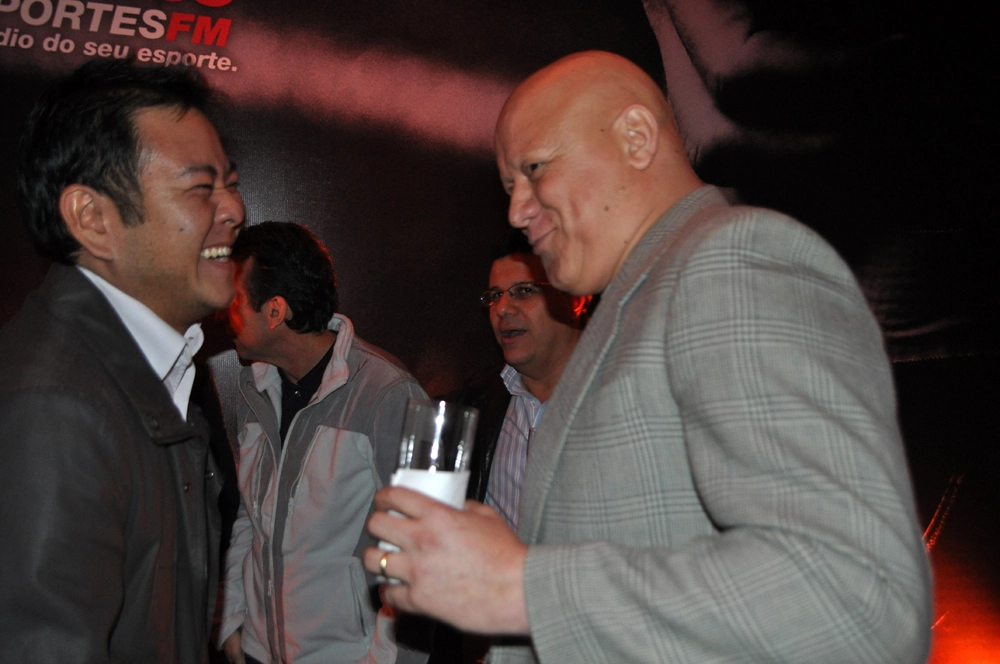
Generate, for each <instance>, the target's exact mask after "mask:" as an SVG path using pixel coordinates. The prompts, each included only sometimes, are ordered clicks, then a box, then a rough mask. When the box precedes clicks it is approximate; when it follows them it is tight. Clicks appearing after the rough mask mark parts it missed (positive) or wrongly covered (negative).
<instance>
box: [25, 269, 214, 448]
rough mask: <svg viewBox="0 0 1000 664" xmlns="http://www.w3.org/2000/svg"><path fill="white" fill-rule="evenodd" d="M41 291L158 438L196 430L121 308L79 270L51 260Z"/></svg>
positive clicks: (168, 439)
mask: <svg viewBox="0 0 1000 664" xmlns="http://www.w3.org/2000/svg"><path fill="white" fill-rule="evenodd" d="M39 292H40V293H41V294H43V295H44V296H45V297H46V298H47V301H48V302H49V303H50V304H49V307H50V312H51V314H52V316H54V317H55V318H58V319H61V320H65V321H67V322H68V323H69V324H70V325H72V326H74V327H76V328H77V330H78V332H79V338H80V340H81V341H82V342H83V343H84V344H86V345H87V346H89V347H90V348H91V350H92V351H93V352H94V355H95V357H96V358H97V361H98V362H100V363H101V364H102V365H103V366H104V367H105V368H106V369H107V371H108V372H109V373H110V374H111V376H112V378H113V379H114V380H115V381H116V382H117V383H118V384H119V385H120V386H121V388H122V391H123V392H124V393H125V394H126V395H127V397H128V399H129V400H130V401H131V402H132V404H133V405H134V406H135V408H136V409H137V410H138V412H139V414H140V416H141V420H142V424H143V426H144V427H145V429H146V433H147V434H148V435H149V437H150V439H152V441H153V442H154V443H156V444H159V445H170V444H173V443H177V442H180V441H182V440H186V439H188V438H191V437H193V436H195V435H196V430H195V427H194V426H193V424H192V423H190V422H187V421H185V420H184V419H183V418H181V416H180V414H179V413H178V412H177V406H175V405H174V402H173V400H172V399H171V398H170V395H169V394H168V392H167V388H166V387H164V386H163V382H162V381H161V380H160V379H159V377H158V376H157V375H156V373H155V372H154V371H153V368H152V367H150V366H149V362H147V361H146V358H145V356H144V355H143V354H142V351H141V350H140V349H139V346H138V344H136V342H135V340H134V339H133V338H132V335H131V334H129V332H128V330H127V329H126V327H125V325H124V324H123V323H122V321H121V319H120V318H119V317H118V314H117V313H115V310H114V309H113V308H112V307H111V305H110V304H109V303H108V301H107V300H106V299H105V297H104V296H103V295H102V294H101V292H100V291H99V290H97V288H96V287H95V286H94V285H93V284H92V283H90V281H89V280H88V279H87V278H86V277H85V276H83V275H82V274H81V273H80V272H79V270H77V269H76V268H73V267H69V266H66V265H60V264H53V265H52V267H51V269H50V270H49V273H48V275H46V277H45V281H44V282H43V283H42V287H41V289H40V291H39Z"/></svg>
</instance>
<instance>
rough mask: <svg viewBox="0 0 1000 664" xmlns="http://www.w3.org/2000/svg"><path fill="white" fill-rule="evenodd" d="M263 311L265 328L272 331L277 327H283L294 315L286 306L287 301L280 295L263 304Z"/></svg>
mask: <svg viewBox="0 0 1000 664" xmlns="http://www.w3.org/2000/svg"><path fill="white" fill-rule="evenodd" d="M263 310H264V311H265V312H266V313H267V328H268V329H269V330H273V329H274V328H276V327H278V326H279V325H284V324H285V321H287V320H290V319H291V318H292V316H293V315H294V314H293V313H292V308H291V307H289V306H288V301H287V300H285V298H283V297H281V296H280V295H275V296H274V297H272V298H271V299H270V300H268V301H267V302H265V303H264V307H263Z"/></svg>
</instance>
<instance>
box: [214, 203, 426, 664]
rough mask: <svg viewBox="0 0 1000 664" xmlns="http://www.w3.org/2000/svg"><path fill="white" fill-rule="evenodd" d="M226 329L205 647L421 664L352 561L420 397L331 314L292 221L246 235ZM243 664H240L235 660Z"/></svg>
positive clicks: (309, 242)
mask: <svg viewBox="0 0 1000 664" xmlns="http://www.w3.org/2000/svg"><path fill="white" fill-rule="evenodd" d="M233 259H234V260H235V261H237V263H238V269H237V280H236V297H235V299H234V300H233V304H232V306H231V307H230V310H229V320H230V325H231V327H232V329H233V333H234V336H235V343H236V349H237V352H238V353H239V355H240V357H241V358H243V359H245V360H252V361H253V362H254V363H253V365H252V366H250V367H246V368H245V369H243V371H242V373H241V375H240V379H239V391H240V400H239V404H238V406H237V426H238V428H239V454H238V467H239V485H240V493H241V494H242V498H243V500H242V505H241V506H240V511H239V516H238V517H237V519H236V524H235V525H234V527H233V539H232V544H231V545H230V548H229V551H228V554H227V561H226V572H225V576H226V578H225V589H224V593H225V597H224V608H223V615H222V627H221V630H220V634H219V638H220V641H221V642H222V643H223V644H224V648H225V651H226V654H227V656H228V657H229V658H230V659H231V660H232V661H235V662H241V661H246V662H250V663H251V664H252V663H253V662H255V661H259V662H265V663H270V662H274V663H278V662H283V663H284V662H287V663H292V662H295V663H298V664H313V663H315V664H347V663H351V664H353V663H355V662H373V663H374V662H378V663H384V664H389V663H391V662H397V661H399V662H403V661H405V662H416V661H422V660H424V659H426V655H420V654H419V653H416V652H414V651H410V650H407V649H405V648H402V647H400V646H398V645H397V643H396V640H395V635H394V631H395V619H394V618H393V615H392V612H391V609H390V608H389V607H385V608H383V609H382V610H381V611H377V605H378V604H379V603H380V602H379V601H378V593H377V588H376V586H375V582H374V578H373V577H372V576H371V575H369V574H366V573H365V570H364V568H363V567H362V564H361V560H360V558H359V556H360V552H361V551H362V550H363V549H364V548H365V547H366V546H371V545H372V544H373V543H374V542H373V540H372V538H371V537H370V536H369V535H368V534H367V533H366V532H365V529H364V524H365V519H367V518H368V515H369V513H370V510H371V504H372V498H373V496H374V495H375V492H376V491H377V490H378V489H379V488H381V487H382V486H385V485H388V483H389V476H390V475H391V474H392V472H393V470H394V469H395V467H396V459H397V453H398V449H399V441H400V434H401V432H402V424H403V416H404V414H405V411H406V402H407V400H408V399H409V398H410V397H418V398H426V395H425V394H424V391H423V390H422V389H421V388H420V385H419V384H418V383H417V381H416V380H415V379H414V378H413V377H412V376H411V375H410V374H409V373H408V372H407V371H406V369H405V368H404V367H403V366H402V365H401V364H400V363H399V361H398V360H397V359H396V358H394V357H392V356H391V355H389V354H388V353H386V352H385V351H383V350H380V349H378V348H376V347H374V346H372V345H370V344H368V343H365V342H364V341H362V340H361V339H359V338H358V337H356V336H355V335H354V328H353V326H352V325H351V321H349V320H348V319H347V318H346V317H345V316H342V315H340V314H337V313H335V311H336V308H337V292H336V286H335V278H334V271H333V263H332V261H331V259H330V255H329V254H328V253H327V251H326V249H325V248H324V247H323V245H322V244H320V242H319V240H317V239H316V237H315V236H314V235H313V234H312V233H310V232H309V231H308V230H307V229H306V228H304V227H303V226H300V225H298V224H292V223H278V222H265V223H262V224H259V225H257V226H252V227H250V228H248V229H247V230H246V231H245V232H244V233H243V234H242V235H241V236H240V239H239V241H238V242H237V243H236V245H234V247H233ZM244 658H245V660H244Z"/></svg>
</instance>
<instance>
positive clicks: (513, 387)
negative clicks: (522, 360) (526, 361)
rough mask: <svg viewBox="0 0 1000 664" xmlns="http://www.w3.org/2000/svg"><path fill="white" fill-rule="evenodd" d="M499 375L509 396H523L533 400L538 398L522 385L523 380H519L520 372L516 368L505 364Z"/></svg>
mask: <svg viewBox="0 0 1000 664" xmlns="http://www.w3.org/2000/svg"><path fill="white" fill-rule="evenodd" d="M500 377H501V378H502V379H503V384H504V385H506V386H507V391H508V392H510V394H511V396H515V397H523V398H526V399H532V400H534V401H538V403H541V401H539V400H538V397H536V396H535V395H534V394H532V393H531V392H529V391H528V388H526V387H525V386H524V382H523V381H522V380H521V374H520V373H518V371H517V369H515V368H514V367H512V366H510V365H509V364H505V365H504V367H503V371H501V372H500Z"/></svg>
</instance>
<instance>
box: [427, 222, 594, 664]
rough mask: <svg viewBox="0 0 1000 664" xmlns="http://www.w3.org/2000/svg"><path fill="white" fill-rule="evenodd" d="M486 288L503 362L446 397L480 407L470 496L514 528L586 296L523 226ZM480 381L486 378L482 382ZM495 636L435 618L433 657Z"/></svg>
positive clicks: (480, 649)
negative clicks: (552, 278) (532, 451)
mask: <svg viewBox="0 0 1000 664" xmlns="http://www.w3.org/2000/svg"><path fill="white" fill-rule="evenodd" d="M489 284H490V287H489V289H488V290H486V291H485V292H484V293H483V294H482V295H480V296H479V299H480V302H481V303H482V305H483V307H484V308H486V309H487V310H488V312H489V318H490V326H491V327H492V328H493V334H494V336H496V340H497V343H498V344H500V348H501V350H502V351H503V357H504V361H505V362H506V364H505V365H504V367H503V370H502V371H501V372H500V374H499V375H497V374H491V375H490V377H489V379H488V380H487V381H484V384H482V385H476V384H472V385H469V386H466V387H465V388H464V389H463V390H462V391H461V392H460V393H459V394H458V395H454V396H451V397H449V398H450V400H453V401H460V402H462V403H464V404H467V405H470V406H474V407H476V408H478V409H479V426H478V428H477V431H476V444H475V445H474V446H473V448H472V463H471V470H472V473H471V475H470V478H469V490H468V494H467V497H468V498H471V499H473V500H478V501H480V502H484V503H486V504H487V505H490V506H491V507H493V508H494V509H496V511H497V512H499V513H500V516H502V517H503V519H504V521H506V522H507V525H509V526H510V527H511V529H512V530H514V531H516V530H517V515H518V506H519V504H520V497H521V484H522V482H523V480H524V468H525V463H526V461H527V458H528V448H529V447H530V442H531V438H532V436H533V434H534V432H535V429H537V428H538V424H539V423H540V422H541V420H542V414H543V413H544V412H545V405H546V403H547V402H548V399H549V396H551V394H552V390H553V389H555V386H556V383H558V382H559V377H560V376H561V375H562V372H563V369H564V368H565V367H566V363H567V362H568V361H569V358H570V355H572V354H573V349H574V348H576V342H577V340H579V338H580V334H581V332H582V330H583V325H584V323H585V320H584V315H585V314H584V310H585V309H586V308H587V305H588V304H589V303H590V301H591V298H589V297H573V296H572V295H569V294H567V293H563V292H562V291H559V290H556V289H555V288H553V287H552V285H551V284H549V283H548V277H547V276H546V274H545V268H544V266H543V265H542V261H541V259H540V258H539V257H538V256H536V255H535V254H533V253H532V252H531V244H530V243H529V242H528V239H527V238H526V237H525V235H524V233H522V232H520V231H513V232H512V233H510V234H509V235H508V236H507V237H505V238H504V240H503V241H502V242H501V243H500V244H499V245H497V247H496V248H495V249H494V251H493V267H492V268H491V269H490V281H489ZM481 382H483V381H481ZM491 643H492V640H491V639H489V638H485V637H479V636H477V635H474V634H465V633H462V632H459V631H457V630H454V629H451V628H450V627H449V626H448V625H443V624H442V625H439V626H438V627H437V630H436V633H435V637H434V652H433V653H432V655H431V660H430V661H431V664H458V663H462V664H464V663H466V662H476V661H479V660H480V658H481V657H482V656H483V655H485V654H486V651H487V649H488V648H489V647H490V645H491Z"/></svg>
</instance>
